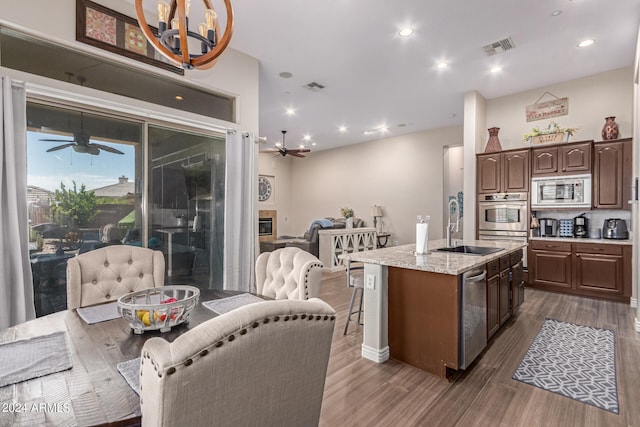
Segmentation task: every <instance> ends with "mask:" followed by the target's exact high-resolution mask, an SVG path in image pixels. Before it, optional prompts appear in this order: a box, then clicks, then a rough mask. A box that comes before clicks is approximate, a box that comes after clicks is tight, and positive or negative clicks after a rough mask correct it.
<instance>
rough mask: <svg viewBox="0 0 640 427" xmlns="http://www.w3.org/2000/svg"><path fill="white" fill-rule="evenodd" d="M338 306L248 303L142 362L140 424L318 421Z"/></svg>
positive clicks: (153, 343)
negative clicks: (335, 307) (336, 307)
mask: <svg viewBox="0 0 640 427" xmlns="http://www.w3.org/2000/svg"><path fill="white" fill-rule="evenodd" d="M335 317H336V316H335V310H334V309H333V308H332V307H331V306H329V305H328V304H326V303H325V302H323V301H321V300H319V299H312V300H308V301H287V300H280V301H265V302H259V303H254V304H249V305H246V306H244V307H240V308H238V309H236V310H233V311H230V312H228V313H226V314H223V315H221V316H218V317H215V318H213V319H211V320H208V321H206V322H205V323H202V324H200V325H198V326H196V327H195V328H193V329H192V330H190V331H187V332H186V333H184V334H183V335H181V336H179V337H178V338H176V339H175V340H174V341H173V342H171V343H169V342H168V341H166V340H165V339H164V338H161V337H152V338H150V339H149V340H147V342H146V343H145V344H144V347H143V348H142V354H141V356H142V357H141V362H140V406H141V409H142V425H143V426H161V425H162V426H178V425H184V426H211V425H217V426H317V425H318V423H319V419H320V409H321V406H322V396H323V392H324V384H325V378H326V373H327V364H328V361H329V353H330V351H331V338H332V335H333V329H334V325H335Z"/></svg>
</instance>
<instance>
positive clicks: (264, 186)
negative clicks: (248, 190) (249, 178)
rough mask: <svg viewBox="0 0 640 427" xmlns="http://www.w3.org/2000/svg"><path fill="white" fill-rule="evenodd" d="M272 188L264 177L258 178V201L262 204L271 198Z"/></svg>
mask: <svg viewBox="0 0 640 427" xmlns="http://www.w3.org/2000/svg"><path fill="white" fill-rule="evenodd" d="M272 192H273V187H272V185H271V181H269V178H267V177H266V176H260V177H259V178H258V200H259V201H261V202H264V201H266V200H268V199H269V197H271V193H272Z"/></svg>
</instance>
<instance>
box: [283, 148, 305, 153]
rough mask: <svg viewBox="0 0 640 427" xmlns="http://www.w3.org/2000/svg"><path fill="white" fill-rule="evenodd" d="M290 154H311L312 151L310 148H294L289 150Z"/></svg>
mask: <svg viewBox="0 0 640 427" xmlns="http://www.w3.org/2000/svg"><path fill="white" fill-rule="evenodd" d="M288 151H289V153H291V152H293V153H310V152H311V150H310V149H308V148H292V149H291V150H288Z"/></svg>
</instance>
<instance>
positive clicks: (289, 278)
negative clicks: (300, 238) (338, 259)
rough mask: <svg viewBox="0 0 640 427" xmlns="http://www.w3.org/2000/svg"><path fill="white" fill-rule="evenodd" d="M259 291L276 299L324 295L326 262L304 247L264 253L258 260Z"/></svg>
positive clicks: (297, 298)
mask: <svg viewBox="0 0 640 427" xmlns="http://www.w3.org/2000/svg"><path fill="white" fill-rule="evenodd" d="M255 270H256V287H257V293H258V294H260V295H264V296H266V297H269V298H274V299H295V300H303V299H309V298H316V297H318V295H319V294H320V283H321V281H322V262H320V260H319V259H318V258H316V257H315V256H313V255H311V254H310V253H309V252H306V251H304V250H302V249H300V248H294V247H288V248H282V249H277V250H275V251H273V252H264V253H262V254H260V256H258V259H257V260H256V266H255Z"/></svg>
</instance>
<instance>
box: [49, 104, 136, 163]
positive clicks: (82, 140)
mask: <svg viewBox="0 0 640 427" xmlns="http://www.w3.org/2000/svg"><path fill="white" fill-rule="evenodd" d="M83 124H84V123H83V114H82V112H80V130H79V131H77V132H74V133H73V139H72V140H68V139H40V141H53V142H65V143H66V144H62V145H58V146H56V147H53V148H49V149H48V150H47V153H50V152H52V151H58V150H64V149H65V148H67V147H71V148H73V151H75V152H77V153H83V154H91V155H94V156H97V155H98V154H100V150H104V151H108V152H109V153H114V154H124V153H123V152H122V151H120V150H118V149H116V148H113V147H109V146H107V145H102V144H97V143H95V142H89V140H90V139H91V135H89V134H88V133H87V132H85V131H84V126H83Z"/></svg>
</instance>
